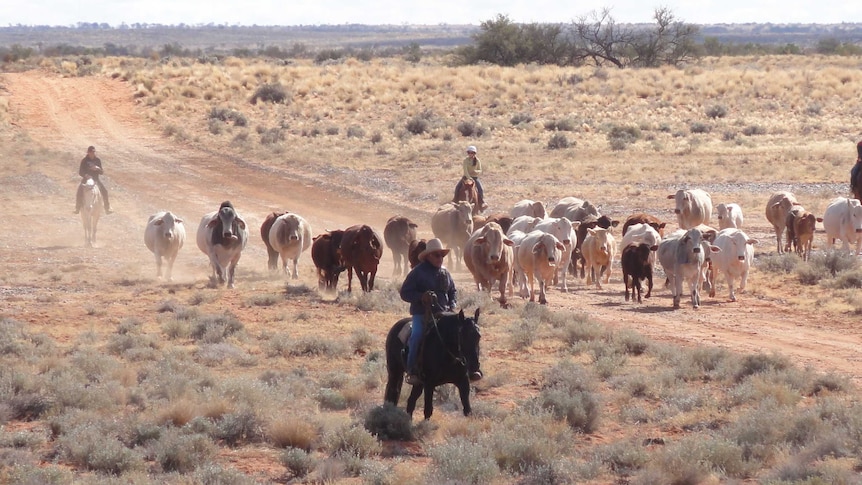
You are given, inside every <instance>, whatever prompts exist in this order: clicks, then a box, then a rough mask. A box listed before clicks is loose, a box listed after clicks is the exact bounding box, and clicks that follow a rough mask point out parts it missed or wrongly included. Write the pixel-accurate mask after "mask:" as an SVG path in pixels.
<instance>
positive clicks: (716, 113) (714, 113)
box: [706, 104, 727, 119]
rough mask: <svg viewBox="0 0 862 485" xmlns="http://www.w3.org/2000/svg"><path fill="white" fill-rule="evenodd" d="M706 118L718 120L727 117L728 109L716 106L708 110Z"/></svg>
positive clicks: (719, 105)
mask: <svg viewBox="0 0 862 485" xmlns="http://www.w3.org/2000/svg"><path fill="white" fill-rule="evenodd" d="M706 116H708V117H710V118H712V119H716V118H724V117H725V116H727V107H726V106H724V105H721V104H714V105H712V106H710V107H709V108H707V109H706Z"/></svg>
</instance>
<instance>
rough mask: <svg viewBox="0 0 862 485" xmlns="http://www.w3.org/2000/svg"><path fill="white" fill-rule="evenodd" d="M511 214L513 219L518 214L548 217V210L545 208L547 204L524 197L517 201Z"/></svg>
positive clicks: (541, 217) (540, 217)
mask: <svg viewBox="0 0 862 485" xmlns="http://www.w3.org/2000/svg"><path fill="white" fill-rule="evenodd" d="M509 215H510V216H512V219H513V220H514V219H515V218H516V217H518V216H533V217H538V218H539V219H544V218H545V217H548V211H547V210H545V204H543V203H542V202H538V201H532V200H529V199H524V200H520V201H518V202H515V206H514V207H512V210H511V211H509ZM557 217H559V216H557Z"/></svg>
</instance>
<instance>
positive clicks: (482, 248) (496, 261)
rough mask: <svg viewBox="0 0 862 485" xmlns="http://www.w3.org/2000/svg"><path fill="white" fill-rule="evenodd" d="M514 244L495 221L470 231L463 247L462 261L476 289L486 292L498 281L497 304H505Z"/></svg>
mask: <svg viewBox="0 0 862 485" xmlns="http://www.w3.org/2000/svg"><path fill="white" fill-rule="evenodd" d="M512 246H514V243H513V242H512V240H511V239H509V238H507V237H506V235H505V234H503V229H502V228H501V227H500V225H499V224H497V223H496V222H489V223H488V224H486V225H485V226H483V227H482V228H480V229H476V230H475V231H473V235H472V236H470V239H468V240H467V247H466V248H465V249H464V264H465V265H466V266H467V269H468V270H470V273H472V275H473V281H475V282H476V287H477V289H479V290H485V291H487V292H490V291H491V290H492V289H493V286H494V285H495V284H497V283H499V289H500V304H501V305H503V306H504V307H505V306H506V288H507V287H508V286H509V284H510V283H509V278H510V277H511V275H512V263H513V260H514V253H513V251H512Z"/></svg>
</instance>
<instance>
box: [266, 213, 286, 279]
mask: <svg viewBox="0 0 862 485" xmlns="http://www.w3.org/2000/svg"><path fill="white" fill-rule="evenodd" d="M283 214H286V212H270V213H269V214H267V215H266V217H265V218H264V219H263V223H262V224H261V225H260V240H261V241H263V244H264V246H266V254H267V261H266V267H267V268H269V270H270V271H275V270H276V269H278V251H276V250H275V248H273V247H272V244H270V242H269V230H270V229H271V228H272V224H273V223H274V222H275V220H276V219H278V218H279V216H281V215H283Z"/></svg>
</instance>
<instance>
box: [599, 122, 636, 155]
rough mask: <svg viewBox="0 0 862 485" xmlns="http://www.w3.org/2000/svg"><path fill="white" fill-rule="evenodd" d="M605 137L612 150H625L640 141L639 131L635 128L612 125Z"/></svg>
mask: <svg viewBox="0 0 862 485" xmlns="http://www.w3.org/2000/svg"><path fill="white" fill-rule="evenodd" d="M607 137H608V142H609V143H610V145H611V149H612V150H614V151H619V150H625V149H626V147H627V146H628V145H631V144H633V143H635V142H636V141H638V140H639V139H640V137H641V130H640V128H638V127H637V126H618V125H614V126H612V127H611V129H610V130H608V135H607Z"/></svg>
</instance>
